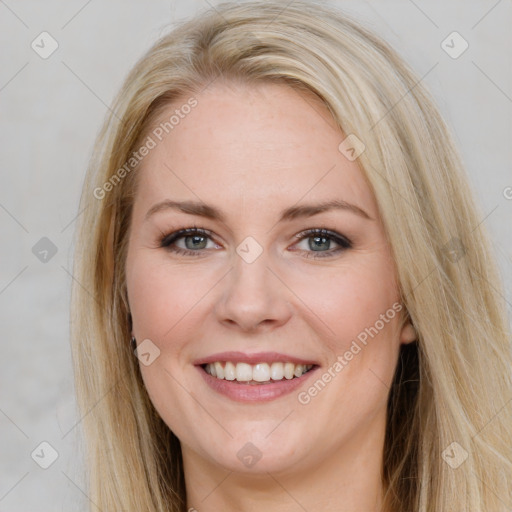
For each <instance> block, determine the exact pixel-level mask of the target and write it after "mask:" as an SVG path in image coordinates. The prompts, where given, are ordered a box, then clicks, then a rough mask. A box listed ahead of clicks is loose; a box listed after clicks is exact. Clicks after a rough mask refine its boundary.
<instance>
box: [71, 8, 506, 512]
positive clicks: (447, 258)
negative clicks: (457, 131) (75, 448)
mask: <svg viewBox="0 0 512 512" xmlns="http://www.w3.org/2000/svg"><path fill="white" fill-rule="evenodd" d="M82 209H83V214H82V215H81V218H80V227H79V231H78V241H77V247H76V261H75V274H74V275H75V277H76V280H77V283H79V284H77V285H76V286H75V287H74V290H73V304H72V308H73V312H74V316H73V322H72V326H73V333H72V334H73V359H74V364H75V371H76V386H77V396H78V402H79V406H80V408H81V412H82V415H83V420H82V423H83V426H84V433H85V436H86V440H87V448H88V453H89V468H90V483H89V493H88V494H89V497H90V500H91V502H92V503H93V504H94V505H95V506H96V507H99V508H100V509H102V510H148V511H163V510H169V511H184V510H198V511H200V512H202V511H213V510H225V511H229V510H256V509H258V510H260V509H261V508H262V507H265V508H266V509H268V510H276V511H278V510H279V511H281V510H287V511H288V510H289V511H291V510H322V511H329V510H336V511H344V512H349V511H351V512H352V511H356V510H357V511H362V510H365V511H382V512H402V511H403V512H411V511H417V512H427V511H448V510H449V511H451V512H463V511H464V512H467V511H486V512H488V511H509V510H510V508H511V506H512V495H511V491H510V490H511V489H512V476H511V465H512V464H511V462H512V453H511V444H510V439H511V435H512V418H511V403H512V402H511V400H512V383H511V379H510V368H511V351H510V348H511V347H510V331H509V326H508V321H507V317H506V311H505V308H504V305H503V300H502V298H501V295H500V281H499V276H498V273H497V270H496V268H495V264H494V263H493V260H492V255H491V254H490V249H489V241H488V238H487V235H486V234H485V232H484V228H483V225H482V224H481V219H482V215H481V214H479V213H478V212H477V211H476V208H475V206H474V204H473V200H472V198H471V191H470V190H469V188H468V185H467V180H466V177H465V175H464V171H463V168H462V164H461V159H460V156H459V155H458V153H457V150H456V148H455V147H454V144H453V141H452V139H451V138H450V135H449V133H448V131H447V128H446V126H445V124H444V122H443V120H442V119H441V117H440V115H439V113H438V111H437V109H436V107H435V106H434V104H433V101H432V99H431V98H430V97H429V95H428V94H427V92H426V91H425V90H424V89H423V88H422V85H421V83H418V79H417V77H415V75H414V74H413V73H412V72H411V70H410V69H409V68H408V67H407V66H406V65H405V64H404V63H403V62H402V61H401V60H400V59H399V57H398V56H397V55H396V53H395V52H394V51H393V50H392V49H391V48H390V47H389V46H388V45H387V44H386V43H384V42H383V41H381V40H380V39H378V38H377V37H376V36H375V35H373V34H372V33H370V32H369V31H367V30H366V29H365V28H363V27H361V26H360V25H359V24H358V23H356V22H355V21H354V20H351V19H350V18H347V17H346V16H345V15H342V14H341V13H339V12H336V11H332V10H329V9H328V8H326V7H323V6H320V5H316V4H312V3H311V2H300V1H296V2H293V3H292V4H291V5H289V6H287V7H286V8H284V5H283V4H282V3H281V2H272V1H271V2H250V3H244V4H242V5H236V4H234V3H233V4H223V5H221V6H218V7H217V8H216V9H215V10H212V11H210V12H207V13H205V14H203V15H201V16H198V17H197V18H195V19H193V20H191V21H189V22H187V23H185V24H183V25H182V26H181V27H179V28H177V29H175V30H174V31H173V32H171V33H170V34H168V35H166V36H164V37H163V38H162V39H161V40H160V41H158V42H157V43H156V44H155V45H154V47H153V48H151V49H150V50H149V51H148V53H147V54H146V55H145V56H144V57H143V58H142V59H141V60H140V61H139V62H138V63H137V65H136V66H135V67H134V69H133V70H132V71H131V73H130V74H129V76H128V77H127V79H126V81H125V84H124V85H123V87H122V89H121V91H120V93H119V95H118V97H117V99H116V101H115V104H114V106H113V109H112V115H110V116H109V117H108V119H107V120H106V122H105V125H104V127H103V129H102V131H101V133H100V135H99V138H98V143H97V151H96V152H95V155H94V157H93V159H92V161H91V165H90V168H89V171H88V174H87V177H86V181H85V184H84V189H83V195H82V199H81V205H80V210H82ZM501 293H502V292H501ZM134 349H135V350H134ZM91 506H92V505H91Z"/></svg>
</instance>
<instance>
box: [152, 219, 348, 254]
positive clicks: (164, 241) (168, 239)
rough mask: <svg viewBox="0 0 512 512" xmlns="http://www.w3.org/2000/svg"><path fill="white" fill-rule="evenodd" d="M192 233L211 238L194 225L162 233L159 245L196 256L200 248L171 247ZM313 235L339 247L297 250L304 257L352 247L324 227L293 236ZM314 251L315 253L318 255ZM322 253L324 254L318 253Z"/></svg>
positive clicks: (205, 231)
mask: <svg viewBox="0 0 512 512" xmlns="http://www.w3.org/2000/svg"><path fill="white" fill-rule="evenodd" d="M194 235H200V236H204V237H207V238H211V237H212V232H211V231H209V230H207V229H203V228H198V227H196V226H194V227H193V228H186V229H180V230H178V231H174V232H172V233H169V234H165V235H163V236H162V237H161V238H160V247H161V248H165V249H167V250H168V251H170V252H174V253H175V254H180V255H183V256H196V257H197V256H200V255H201V253H202V252H203V250H201V249H200V250H197V251H192V250H189V249H182V248H181V247H173V246H172V244H174V243H175V242H176V241H177V240H179V239H181V238H186V237H188V236H194ZM313 237H322V238H326V239H328V240H332V241H334V242H335V243H336V244H338V245H339V246H340V247H339V248H338V249H335V250H331V251H320V252H318V253H317V252H316V251H303V250H299V251H300V252H305V253H306V254H307V256H306V258H313V259H319V258H328V257H331V256H333V255H335V254H338V253H340V252H342V251H345V250H347V249H351V248H352V242H351V241H350V240H349V239H348V238H347V237H346V236H344V235H340V234H338V233H336V232H335V231H330V230H328V229H326V228H313V229H307V230H305V231H302V232H300V233H298V234H296V235H295V238H298V239H299V240H298V241H299V242H301V241H302V240H306V239H308V238H313ZM315 253H317V254H318V255H317V254H315ZM322 253H323V254H324V255H320V254H322Z"/></svg>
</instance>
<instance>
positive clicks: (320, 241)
mask: <svg viewBox="0 0 512 512" xmlns="http://www.w3.org/2000/svg"><path fill="white" fill-rule="evenodd" d="M295 236H296V238H299V241H300V242H302V241H303V240H307V241H308V244H307V246H308V248H309V249H311V251H303V252H305V256H306V258H328V257H330V256H332V255H334V254H338V253H340V252H342V251H345V250H347V249H350V248H351V247H352V242H351V241H350V240H349V239H348V238H347V237H346V236H344V235H341V234H339V233H336V232H335V231H330V230H328V229H324V228H315V229H308V230H306V231H303V232H302V233H299V234H297V235H295ZM332 242H334V243H335V244H337V245H338V246H339V248H338V249H334V250H332V249H331V250H323V249H329V247H330V246H331V244H332ZM327 246H329V247H327ZM315 253H317V254H315Z"/></svg>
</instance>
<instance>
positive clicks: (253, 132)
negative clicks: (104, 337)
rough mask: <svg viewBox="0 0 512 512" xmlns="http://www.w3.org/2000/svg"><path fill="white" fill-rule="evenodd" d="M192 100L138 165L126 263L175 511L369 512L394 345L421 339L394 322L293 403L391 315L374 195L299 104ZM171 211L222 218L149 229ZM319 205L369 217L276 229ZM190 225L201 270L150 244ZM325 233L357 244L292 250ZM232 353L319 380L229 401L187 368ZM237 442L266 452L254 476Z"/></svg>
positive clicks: (318, 218)
mask: <svg viewBox="0 0 512 512" xmlns="http://www.w3.org/2000/svg"><path fill="white" fill-rule="evenodd" d="M196 98H197V100H198V104H197V106H196V107H195V108H194V109H192V111H191V112H190V113H189V114H188V115H187V116H186V117H185V118H184V119H182V120H180V123H179V124H177V125H176V126H175V127H174V129H173V130H172V131H171V132H170V133H169V135H168V136H166V137H165V138H164V139H163V140H162V142H160V143H159V144H158V145H157V146H156V147H155V148H154V149H152V150H151V151H150V153H149V155H147V156H146V157H145V159H144V161H143V164H142V168H141V169H140V172H141V175H140V183H139V187H138V190H137V194H136V198H135V202H134V209H133V218H132V225H131V229H130V235H129V246H128V254H127V288H128V299H129V303H130V308H131V313H132V319H133V335H134V336H135V337H136V338H137V340H138V343H140V342H141V341H142V340H145V339H150V340H151V342H152V343H153V344H154V345H155V346H156V347H158V349H159V350H160V355H159V356H158V357H157V358H156V359H155V360H154V361H153V362H152V363H151V364H150V365H148V366H146V365H143V364H142V363H141V364H140V371H141V373H142V376H143V379H144V383H145V386H146V388H147V391H148V393H149V396H150V398H151V400H152V402H153V404H154V405H155V407H156V409H157V411H158V412H159V414H160V415H161V417H162V418H163V420H164V421H165V422H166V424H167V425H168V426H169V428H170V429H171V430H172V431H173V432H174V433H175V434H176V436H177V437H178V438H179V439H180V442H181V445H182V451H183V461H184V471H185V481H186V487H187V508H189V507H194V508H195V509H197V510H198V511H199V512H203V511H204V512H209V511H217V510H224V511H239V510H244V511H256V510H258V511H259V510H267V511H276V512H277V511H279V512H282V511H287V512H293V511H300V510H304V509H305V510H322V511H324V512H326V511H327V512H328V511H331V510H332V511H334V510H335V511H337V512H340V511H342V512H349V511H350V512H355V511H357V512H362V511H364V512H369V511H381V509H382V507H381V498H382V491H383V489H382V485H381V464H382V452H383V443H384V431H385V419H386V401H387V398H388V393H389V386H390V384H391V382H392V377H393V372H394V370H395V367H396V363H397V357H398V351H399V347H400V344H401V343H409V342H411V341H413V340H414V339H415V338H416V336H415V333H414V330H413V328H412V326H411V325H410V324H406V325H405V326H404V327H403V328H400V321H399V320H400V319H399V315H398V314H397V315H396V316H395V317H394V318H393V319H391V320H389V321H388V322H387V323H385V325H384V328H382V329H381V330H380V331H379V333H378V334H377V335H376V336H374V337H373V338H369V341H368V343H367V345H366V346H364V347H363V348H362V350H361V351H360V352H359V353H358V354H357V355H355V356H354V358H353V359H352V360H351V361H350V362H349V363H348V364H347V365H346V366H345V367H344V368H343V370H342V371H340V372H339V373H337V375H336V377H335V378H333V379H332V380H331V382H329V383H328V384H327V385H326V386H325V388H324V389H323V390H322V391H321V392H320V393H318V394H317V395H316V396H315V397H314V398H312V399H311V401H310V402H309V403H308V404H306V405H304V404H301V403H300V402H299V401H298V399H297V394H298V392H299V391H301V390H304V389H306V390H307V388H308V387H309V386H310V385H311V384H312V383H313V382H314V381H315V380H316V379H317V378H319V377H321V375H322V373H324V372H326V371H327V369H328V368H330V367H332V366H333V363H334V362H335V361H336V358H337V356H338V355H343V354H344V353H345V352H346V351H347V350H348V349H349V348H350V345H351V343H352V341H353V340H354V339H355V338H356V337H357V335H358V334H359V333H361V332H362V331H364V329H365V328H367V327H369V326H373V325H374V324H375V322H376V321H377V320H378V319H379V318H380V315H382V314H384V313H385V312H386V310H388V309H389V308H391V307H392V305H393V304H394V303H396V302H397V301H399V293H398V287H397V282H396V275H395V272H394V265H393V260H392V257H391V252H390V247H389V244H388V242H387V240H386V236H385V232H384V228H383V225H382V223H381V220H380V217H379V212H378V209H377V204H376V201H375V198H374V197H373V194H372V192H371V189H370V187H369V186H368V183H367V182H366V180H365V178H364V176H363V174H362V172H361V170H360V169H359V167H358V164H357V161H353V162H351V161H349V160H348V159H347V158H345V156H344V155H343V154H342V153H341V152H340V151H339V150H338V146H339V144H340V142H341V141H342V140H343V139H344V138H345V135H344V134H343V133H342V132H341V131H340V130H339V129H338V128H337V126H336V125H335V123H334V121H333V119H332V118H331V116H330V114H329V112H328V111H327V109H326V108H325V106H324V105H323V104H322V103H321V102H320V101H319V100H318V99H317V98H316V97H314V96H313V95H312V94H310V93H304V92H300V91H297V90H295V89H292V88H290V87H288V86H286V85H281V84H263V85H258V86H255V85H240V84H227V83H222V84H220V83H216V84H214V85H212V86H210V88H208V89H206V90H204V91H203V92H202V93H200V94H198V95H196ZM187 99H188V98H184V99H183V100H182V101H177V102H176V103H173V104H171V105H169V108H168V110H167V111H166V112H165V113H164V115H162V119H169V117H170V115H172V114H173V113H174V110H175V109H176V108H179V107H180V105H183V104H184V103H185V102H186V100H187ZM166 199H173V200H177V201H183V200H191V201H201V202H205V203H208V204H211V205H213V206H215V207H216V208H218V209H220V210H222V212H223V213H224V215H225V221H224V222H220V221H218V220H211V219H206V218H202V217H200V216H197V215H191V214H188V213H184V212H181V211H178V210H174V209H166V210H161V211H159V212H157V213H155V214H154V215H152V216H150V217H149V219H147V220H146V219H145V215H146V212H147V211H148V210H149V209H150V208H151V207H152V206H153V205H154V204H156V203H158V202H160V201H163V200H166ZM332 199H343V200H345V201H347V202H349V203H351V204H353V205H356V206H358V207H360V208H361V209H363V210H364V211H365V212H367V214H368V215H369V216H370V217H371V219H365V218H363V217H362V216H359V215H357V214H355V213H353V212H351V211H349V210H328V211H325V212H322V213H319V214H317V215H315V216H312V217H309V218H308V217H302V218H296V219H292V220H286V221H282V222H279V217H280V213H281V211H282V210H284V209H285V208H288V207H290V206H297V205H302V204H305V203H308V204H309V203H317V202H323V201H327V200H332ZM194 226H196V227H200V228H204V229H208V230H210V231H211V232H212V233H213V235H212V237H211V238H208V237H207V238H206V242H205V243H203V245H201V246H200V248H199V249H194V246H193V245H192V241H191V240H190V239H189V245H188V249H189V250H195V251H196V252H199V253H200V254H199V255H198V256H195V255H179V254H176V253H173V252H170V251H169V249H168V248H162V247H160V239H161V238H162V235H166V234H169V233H171V232H173V231H177V230H179V229H182V228H187V227H194ZM322 227H324V228H327V229H329V230H331V231H334V232H336V233H339V234H341V235H344V236H346V237H348V238H349V239H350V240H351V241H352V243H353V247H352V248H349V249H345V250H342V251H340V252H334V251H335V250H336V249H338V248H340V246H339V245H338V244H337V243H336V242H335V241H333V240H331V242H327V243H326V244H325V245H324V246H322V247H321V249H320V250H319V251H315V246H314V236H315V235H308V236H309V238H304V239H302V240H297V239H296V238H294V235H296V234H298V233H301V232H302V231H304V230H306V229H310V228H322ZM248 236H250V237H253V238H254V239H255V240H256V241H257V243H258V244H259V245H260V246H261V249H262V251H263V252H262V253H261V255H260V256H259V257H258V258H257V259H256V260H255V261H253V262H252V263H250V264H249V263H247V262H246V261H244V259H242V258H241V257H240V256H239V255H238V253H237V251H236V248H237V246H239V244H241V242H242V241H244V239H245V238H246V237H248ZM185 242H186V239H185V238H181V239H180V240H179V241H176V242H175V246H176V245H177V246H178V247H181V248H187V246H186V245H185ZM308 242H310V243H308ZM329 243H330V245H329ZM190 247H192V249H190ZM315 255H316V256H318V255H320V257H317V258H316V259H315V258H313V257H311V256H315ZM308 256H310V257H308ZM321 256H324V257H321ZM227 350H239V351H243V352H246V353H253V352H260V351H276V352H284V353H287V354H293V355H296V356H298V357H302V358H305V359H308V360H314V361H317V362H318V364H319V365H320V366H321V368H320V369H319V370H318V371H317V377H315V378H314V379H312V380H310V381H309V383H308V384H306V385H305V386H304V387H303V388H300V389H299V390H298V391H294V392H292V393H291V394H288V395H285V396H283V397H280V398H278V399H276V400H273V401H269V402H260V403H258V402H256V403H241V402H236V401H233V400H230V399H229V398H227V397H225V396H223V395H220V394H218V393H216V392H215V391H213V390H212V389H210V388H209V387H208V386H207V385H206V384H205V383H204V381H203V379H202V377H201V375H200V374H199V372H198V370H197V368H196V367H194V366H193V361H195V360H197V359H198V358H200V357H204V356H209V355H211V354H214V353H217V352H223V351H227ZM247 442H251V443H252V444H254V445H255V446H256V447H257V449H258V450H259V451H260V453H261V455H262V456H261V459H260V460H259V461H258V462H257V463H256V464H254V465H253V466H251V467H246V466H244V465H243V464H242V463H241V461H240V460H239V458H238V457H237V453H238V452H239V450H240V449H241V448H242V447H243V446H244V445H245V444H246V443H247Z"/></svg>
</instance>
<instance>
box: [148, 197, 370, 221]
mask: <svg viewBox="0 0 512 512" xmlns="http://www.w3.org/2000/svg"><path fill="white" fill-rule="evenodd" d="M168 209H174V210H178V211H181V212H183V213H188V214H190V215H197V216H199V217H205V218H207V219H211V220H218V221H220V222H223V223H224V222H225V215H224V214H223V213H222V212H221V211H220V210H218V209H217V208H215V207H213V206H210V205H208V204H205V203H200V202H197V201H172V200H170V199H167V200H165V201H162V202H160V203H156V204H155V205H153V206H152V207H151V208H150V209H149V210H148V211H147V213H146V217H145V220H148V219H149V218H150V217H151V216H152V215H154V214H155V213H156V212H160V211H162V210H168ZM328 210H345V211H348V212H352V213H354V214H356V215H359V216H360V217H363V218H364V219H368V220H375V219H374V218H373V217H370V215H368V213H366V212H365V211H364V210H363V209H362V208H360V207H359V206H356V205H354V204H350V203H347V202H346V201H343V200H342V199H333V200H331V201H327V202H324V203H316V204H305V205H302V206H291V207H290V208H287V209H286V210H283V212H282V213H281V218H280V219H279V222H282V221H290V220H293V219H297V218H299V217H312V216H313V215H317V214H319V213H322V212H325V211H328Z"/></svg>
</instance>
